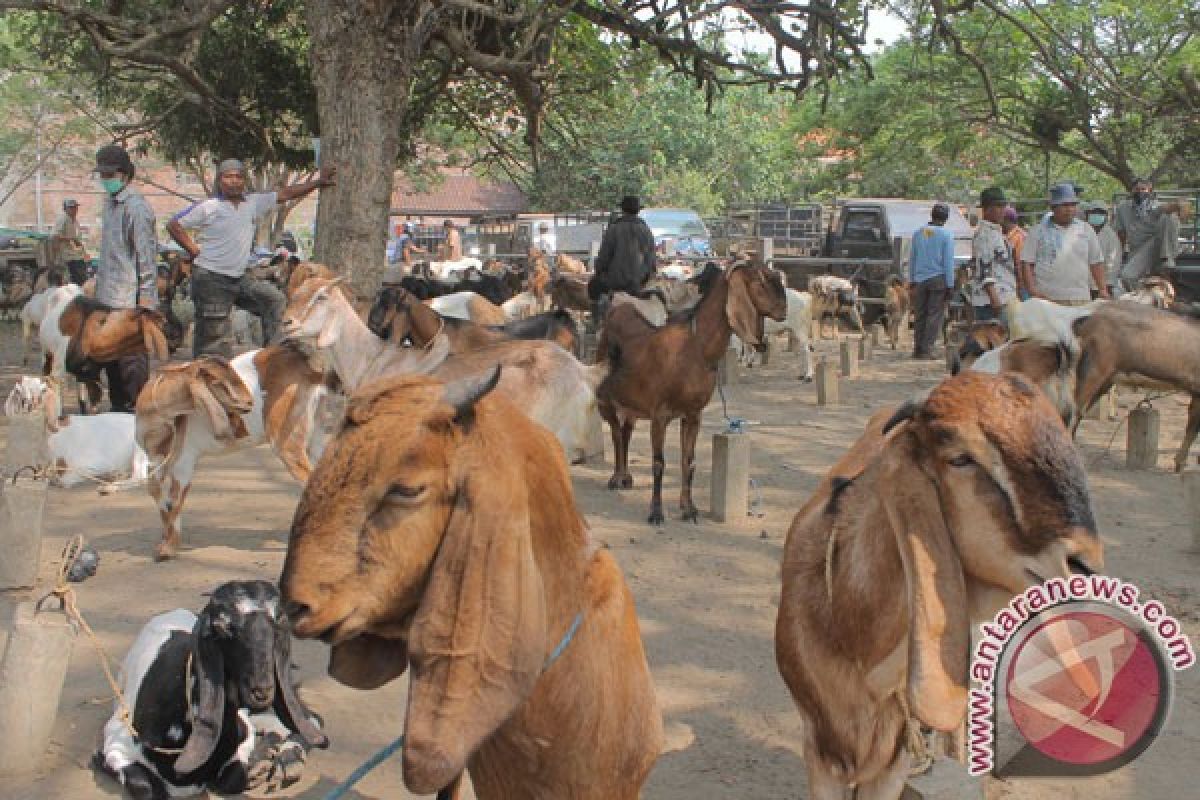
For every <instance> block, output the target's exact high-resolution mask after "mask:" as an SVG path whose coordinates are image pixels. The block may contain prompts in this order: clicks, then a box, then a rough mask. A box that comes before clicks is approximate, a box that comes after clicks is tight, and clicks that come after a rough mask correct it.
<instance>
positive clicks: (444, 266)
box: [428, 256, 483, 282]
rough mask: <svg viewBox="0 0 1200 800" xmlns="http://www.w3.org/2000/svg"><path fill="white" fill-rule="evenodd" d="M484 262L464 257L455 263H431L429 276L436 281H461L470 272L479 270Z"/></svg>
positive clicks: (471, 257) (472, 257)
mask: <svg viewBox="0 0 1200 800" xmlns="http://www.w3.org/2000/svg"><path fill="white" fill-rule="evenodd" d="M482 266H483V262H482V261H480V260H479V259H478V258H475V257H474V256H463V257H462V258H460V259H457V260H455V261H430V262H429V264H428V267H429V274H430V275H432V276H433V277H434V278H435V279H436V280H440V281H445V282H450V281H454V280H456V279H461V278H462V276H463V275H464V274H466V273H467V272H469V271H470V270H473V269H474V270H478V269H479V268H480V267H482Z"/></svg>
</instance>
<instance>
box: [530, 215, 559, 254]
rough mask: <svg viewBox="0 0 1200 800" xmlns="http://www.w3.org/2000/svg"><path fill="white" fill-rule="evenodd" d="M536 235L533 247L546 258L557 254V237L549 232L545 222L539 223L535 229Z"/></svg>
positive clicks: (548, 226)
mask: <svg viewBox="0 0 1200 800" xmlns="http://www.w3.org/2000/svg"><path fill="white" fill-rule="evenodd" d="M537 230H538V233H537V236H536V237H534V240H533V246H534V247H536V248H537V249H538V250H541V251H542V252H543V253H545V254H546V255H547V256H553V255H554V254H555V253H557V252H558V237H557V236H556V235H555V234H554V233H552V232H551V231H550V225H549V224H548V223H545V222H539V223H538V227H537Z"/></svg>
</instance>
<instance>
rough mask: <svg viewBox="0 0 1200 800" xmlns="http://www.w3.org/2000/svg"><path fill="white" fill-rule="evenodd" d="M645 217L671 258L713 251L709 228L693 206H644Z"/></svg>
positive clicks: (655, 238)
mask: <svg viewBox="0 0 1200 800" xmlns="http://www.w3.org/2000/svg"><path fill="white" fill-rule="evenodd" d="M641 217H642V219H644V220H645V221H646V224H647V225H649V226H650V230H651V232H652V233H653V234H654V244H655V246H656V247H657V248H658V250H659V252H660V253H661V254H663V255H665V256H667V257H670V256H683V257H689V256H699V257H708V256H711V255H712V254H713V249H712V241H711V239H710V237H709V234H708V228H707V227H706V226H705V224H704V220H702V219H701V218H700V215H699V214H697V213H696V212H695V211H692V210H691V209H690V208H643V209H642V211H641Z"/></svg>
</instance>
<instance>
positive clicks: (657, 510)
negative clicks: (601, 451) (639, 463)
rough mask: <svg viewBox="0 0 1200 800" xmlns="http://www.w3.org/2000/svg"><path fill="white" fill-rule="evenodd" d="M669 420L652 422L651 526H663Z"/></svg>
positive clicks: (649, 519)
mask: <svg viewBox="0 0 1200 800" xmlns="http://www.w3.org/2000/svg"><path fill="white" fill-rule="evenodd" d="M669 422H670V420H669V419H664V418H663V417H654V418H653V419H652V420H650V449H651V451H652V453H653V455H654V491H653V493H652V494H651V496H650V516H649V517H647V518H646V521H647V522H649V523H650V524H651V525H662V524H663V522H664V519H663V510H662V481H663V472H664V471H665V470H666V464H667V462H666V458H665V456H664V455H663V450H664V447H663V445H664V444H665V441H664V440H665V439H666V438H667V423H669Z"/></svg>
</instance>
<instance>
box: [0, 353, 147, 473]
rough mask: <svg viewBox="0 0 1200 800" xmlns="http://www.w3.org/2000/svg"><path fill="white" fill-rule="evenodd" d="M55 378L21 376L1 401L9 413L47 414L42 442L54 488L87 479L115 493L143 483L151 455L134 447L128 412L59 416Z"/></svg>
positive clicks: (133, 423) (132, 429) (134, 422)
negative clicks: (47, 456) (45, 434)
mask: <svg viewBox="0 0 1200 800" xmlns="http://www.w3.org/2000/svg"><path fill="white" fill-rule="evenodd" d="M56 385H57V381H54V380H42V379H41V378H35V377H32V376H28V375H26V376H24V377H22V378H21V379H20V380H18V381H17V384H16V386H14V387H13V390H12V392H10V393H9V395H8V399H7V400H6V401H5V403H4V413H5V414H6V415H8V416H10V417H11V416H15V415H16V414H22V413H29V412H32V411H37V410H39V409H40V410H42V411H44V412H45V415H46V433H47V438H46V442H47V446H48V449H49V453H50V461H51V466H52V470H53V473H54V478H53V482H54V483H55V484H56V485H58V486H64V487H70V486H78V485H79V484H81V483H83V482H84V481H87V480H93V481H96V482H97V483H100V484H103V486H102V490H107V491H114V490H118V489H129V488H132V487H134V486H141V485H142V484H143V483H145V482H146V477H147V475H148V472H149V468H150V459H149V458H148V457H147V456H146V451H145V450H143V449H142V448H141V447H139V446H138V444H137V441H136V437H135V428H136V420H135V418H134V416H133V414H116V413H112V412H109V413H105V414H93V415H90V416H86V417H85V416H74V415H72V416H69V417H62V416H60V415H61V414H62V402H61V398H60V396H59V392H58V390H57V388H56Z"/></svg>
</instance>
